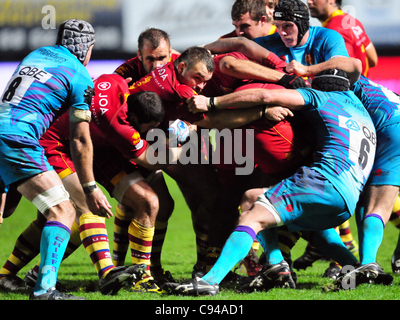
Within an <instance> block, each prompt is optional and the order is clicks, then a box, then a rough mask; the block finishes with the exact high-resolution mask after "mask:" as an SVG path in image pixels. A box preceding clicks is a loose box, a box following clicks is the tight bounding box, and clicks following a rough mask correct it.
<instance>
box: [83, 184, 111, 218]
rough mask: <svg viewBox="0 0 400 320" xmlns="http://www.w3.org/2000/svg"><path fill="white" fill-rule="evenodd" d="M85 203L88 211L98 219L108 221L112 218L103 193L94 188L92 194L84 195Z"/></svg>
mask: <svg viewBox="0 0 400 320" xmlns="http://www.w3.org/2000/svg"><path fill="white" fill-rule="evenodd" d="M86 203H87V205H88V207H89V209H90V211H91V212H92V213H93V214H95V215H98V216H100V217H104V218H107V219H110V218H111V217H112V216H113V213H112V211H111V210H110V209H111V208H112V207H111V205H110V203H109V202H108V199H107V197H106V196H105V195H104V193H103V192H102V191H101V190H100V189H99V188H96V189H95V190H94V191H93V192H91V193H88V194H86Z"/></svg>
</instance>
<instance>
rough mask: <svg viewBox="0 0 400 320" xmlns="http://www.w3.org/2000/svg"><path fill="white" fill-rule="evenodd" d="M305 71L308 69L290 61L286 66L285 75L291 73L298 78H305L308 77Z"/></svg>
mask: <svg viewBox="0 0 400 320" xmlns="http://www.w3.org/2000/svg"><path fill="white" fill-rule="evenodd" d="M307 69H308V68H307V66H304V65H302V64H301V63H300V62H297V61H295V60H293V61H290V62H289V63H288V64H287V66H286V72H287V73H293V74H295V75H298V76H299V77H307V76H308V70H307Z"/></svg>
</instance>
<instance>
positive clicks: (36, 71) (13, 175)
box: [0, 20, 112, 300]
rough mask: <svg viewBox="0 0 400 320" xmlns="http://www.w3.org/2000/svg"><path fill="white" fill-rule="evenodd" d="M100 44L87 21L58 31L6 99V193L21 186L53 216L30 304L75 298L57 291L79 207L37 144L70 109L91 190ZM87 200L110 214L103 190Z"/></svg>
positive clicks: (82, 173)
mask: <svg viewBox="0 0 400 320" xmlns="http://www.w3.org/2000/svg"><path fill="white" fill-rule="evenodd" d="M94 42H95V36H94V29H93V27H92V26H91V25H90V24H89V23H87V22H86V21H83V20H66V21H65V22H64V23H62V24H61V25H60V27H59V30H58V35H57V40H56V45H55V46H54V47H42V48H39V49H37V50H35V51H34V52H32V53H31V54H29V55H28V56H27V57H26V58H25V59H24V60H23V61H22V62H21V64H20V65H19V66H18V69H17V70H16V72H15V73H14V75H13V76H12V78H11V79H10V81H9V84H8V85H7V87H6V90H5V92H4V94H3V95H2V97H1V103H2V108H1V116H0V118H1V119H0V120H1V123H0V127H1V140H2V142H1V147H0V152H1V154H2V155H1V157H0V158H1V166H0V167H1V172H0V176H1V180H2V184H3V190H5V191H7V188H8V187H10V186H14V187H17V190H18V191H19V192H20V193H21V194H22V195H23V196H24V197H26V198H27V199H28V200H29V201H31V202H32V203H33V204H34V205H35V206H36V207H37V208H38V210H39V211H40V212H41V213H42V214H44V216H45V217H46V218H47V223H46V225H45V227H44V228H43V232H42V236H41V264H40V268H39V278H38V281H37V282H36V286H35V289H34V292H33V293H32V295H31V296H30V298H31V299H40V300H54V299H57V300H58V299H62V300H64V299H67V300H69V299H76V297H74V296H72V295H67V294H64V293H61V292H59V291H57V290H56V289H55V284H56V281H57V274H58V269H59V266H60V263H61V259H62V256H63V253H64V251H65V248H66V245H67V243H68V240H69V238H70V232H71V231H70V230H71V227H72V223H73V220H74V215H75V210H74V207H73V206H72V204H71V202H70V201H69V194H68V192H67V191H66V190H65V188H64V187H63V184H62V182H61V180H60V179H59V177H58V176H57V174H56V173H55V172H54V170H53V168H52V167H51V166H50V165H49V163H48V161H47V160H46V158H45V157H44V152H43V148H42V147H41V146H40V145H39V141H38V140H39V138H40V137H41V136H42V135H43V134H44V133H45V132H46V130H47V129H48V128H49V127H50V125H51V123H53V122H54V121H55V120H56V119H57V117H58V116H59V115H60V114H62V113H63V112H65V111H66V110H67V109H66V105H68V106H70V108H69V110H70V123H71V128H72V130H71V148H72V150H73V152H72V154H73V159H74V162H75V166H76V168H77V173H78V176H79V180H80V183H82V186H83V187H84V188H89V189H91V188H92V186H93V184H94V176H93V172H92V152H93V151H92V144H91V139H90V134H89V123H88V122H89V121H90V112H89V105H90V103H91V99H92V96H93V82H92V80H91V78H90V76H89V73H88V72H87V70H86V69H85V66H86V65H87V64H88V63H89V60H90V57H91V52H92V49H93V46H94ZM15 123H17V125H15ZM16 141H18V144H16ZM14 161H16V162H15V163H14ZM86 201H87V203H88V206H89V208H90V209H91V211H92V212H94V213H95V214H101V215H105V216H112V212H111V210H110V204H109V203H108V200H107V198H106V196H105V195H104V194H103V193H102V192H101V191H100V190H99V191H96V192H91V193H90V194H88V195H87V197H86ZM56 248H57V254H56V255H54V250H55V249H56Z"/></svg>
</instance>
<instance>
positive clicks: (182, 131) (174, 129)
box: [167, 119, 190, 147]
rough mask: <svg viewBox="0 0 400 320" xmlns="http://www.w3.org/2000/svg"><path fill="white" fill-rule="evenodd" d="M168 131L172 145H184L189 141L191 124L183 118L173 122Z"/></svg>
mask: <svg viewBox="0 0 400 320" xmlns="http://www.w3.org/2000/svg"><path fill="white" fill-rule="evenodd" d="M167 131H168V139H169V145H170V147H177V146H178V145H183V144H185V143H186V142H188V141H189V137H190V130H189V126H188V125H187V124H186V123H185V122H183V121H182V120H179V119H177V120H175V121H174V122H173V123H171V125H170V126H169V128H168V129H167Z"/></svg>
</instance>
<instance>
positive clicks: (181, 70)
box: [177, 61, 186, 74]
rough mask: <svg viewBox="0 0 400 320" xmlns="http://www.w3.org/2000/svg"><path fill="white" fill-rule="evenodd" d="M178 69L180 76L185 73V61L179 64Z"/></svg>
mask: <svg viewBox="0 0 400 320" xmlns="http://www.w3.org/2000/svg"><path fill="white" fill-rule="evenodd" d="M177 69H178V72H179V74H182V73H183V71H185V69H186V63H185V62H183V61H181V62H179V64H178V67H177Z"/></svg>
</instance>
